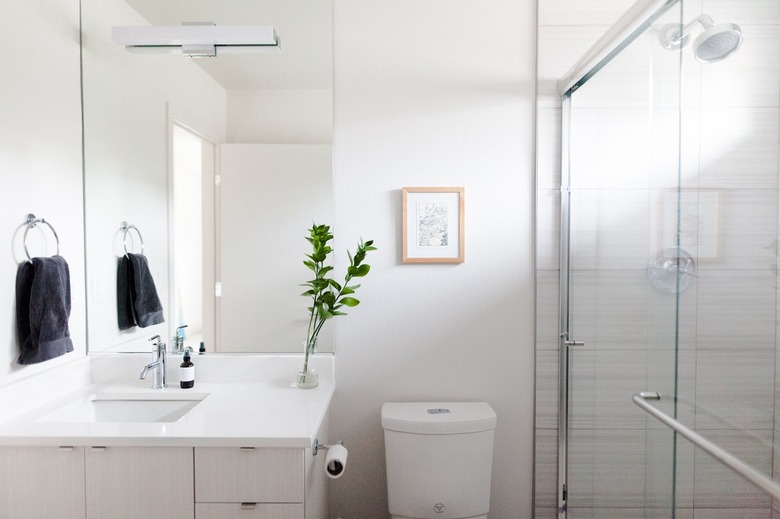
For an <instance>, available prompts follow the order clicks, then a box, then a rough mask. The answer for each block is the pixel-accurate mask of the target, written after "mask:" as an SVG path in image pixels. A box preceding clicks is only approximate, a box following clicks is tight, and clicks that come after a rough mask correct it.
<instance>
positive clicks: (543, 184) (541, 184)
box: [536, 108, 561, 189]
mask: <svg viewBox="0 0 780 519" xmlns="http://www.w3.org/2000/svg"><path fill="white" fill-rule="evenodd" d="M536 135H537V138H536V189H558V188H559V187H560V186H561V109H560V108H539V109H538V110H537V112H536Z"/></svg>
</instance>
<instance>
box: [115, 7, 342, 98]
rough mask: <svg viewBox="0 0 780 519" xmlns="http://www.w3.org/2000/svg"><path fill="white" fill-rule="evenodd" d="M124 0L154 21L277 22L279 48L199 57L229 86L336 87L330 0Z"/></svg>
mask: <svg viewBox="0 0 780 519" xmlns="http://www.w3.org/2000/svg"><path fill="white" fill-rule="evenodd" d="M126 1H127V3H128V4H130V5H131V6H132V7H133V8H134V9H135V10H136V11H138V12H139V13H140V14H141V15H142V16H143V17H144V18H146V19H147V20H148V21H149V23H150V24H151V25H180V24H181V23H182V22H214V23H216V24H217V25H273V26H274V27H275V28H276V33H277V35H278V36H279V38H280V39H281V42H282V51H281V52H279V53H267V54H223V55H218V56H217V57H215V58H200V59H196V60H195V61H196V63H197V64H198V65H200V66H201V67H202V68H203V69H204V70H205V71H206V72H207V73H209V74H210V75H211V76H213V77H214V78H215V79H216V80H217V81H218V82H219V83H220V84H221V85H222V86H224V87H225V88H226V89H228V90H234V89H295V88H300V89H328V90H329V89H331V88H333V9H332V5H333V4H332V0H228V1H226V0H126ZM176 57H177V58H180V59H190V58H185V57H180V56H176Z"/></svg>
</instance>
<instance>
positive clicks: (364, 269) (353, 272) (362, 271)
mask: <svg viewBox="0 0 780 519" xmlns="http://www.w3.org/2000/svg"><path fill="white" fill-rule="evenodd" d="M369 270H371V265H368V264H365V265H360V266H359V267H349V268H348V269H347V273H348V274H349V275H350V276H352V277H355V278H362V277H363V276H365V275H366V274H368V271H369Z"/></svg>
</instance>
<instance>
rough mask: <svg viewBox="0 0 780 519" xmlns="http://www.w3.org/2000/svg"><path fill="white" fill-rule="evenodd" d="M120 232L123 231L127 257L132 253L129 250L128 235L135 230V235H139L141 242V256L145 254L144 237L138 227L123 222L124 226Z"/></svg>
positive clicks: (123, 243) (120, 228)
mask: <svg viewBox="0 0 780 519" xmlns="http://www.w3.org/2000/svg"><path fill="white" fill-rule="evenodd" d="M119 230H121V231H122V245H123V246H124V248H125V255H127V254H129V253H130V251H128V250H127V234H128V233H129V232H130V231H131V230H135V233H136V234H137V235H138V239H139V240H141V254H143V253H144V237H143V236H141V231H139V230H138V227H136V226H135V225H130V224H128V223H127V222H122V225H121V226H120V227H119Z"/></svg>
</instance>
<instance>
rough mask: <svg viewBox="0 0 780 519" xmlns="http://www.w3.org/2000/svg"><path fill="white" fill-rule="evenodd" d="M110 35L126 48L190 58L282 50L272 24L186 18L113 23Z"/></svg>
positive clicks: (132, 50) (138, 51)
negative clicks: (153, 22) (172, 22)
mask: <svg viewBox="0 0 780 519" xmlns="http://www.w3.org/2000/svg"><path fill="white" fill-rule="evenodd" d="M111 38H112V39H113V40H114V42H116V43H118V44H119V45H124V46H125V48H126V49H127V50H128V52H137V53H164V54H179V53H180V54H183V55H185V56H189V57H191V58H201V57H214V56H216V55H217V53H248V52H279V51H280V50H281V41H280V39H279V36H277V35H276V29H275V28H274V27H273V26H272V25H215V24H214V23H211V22H185V23H183V24H182V25H173V26H140V27H112V28H111Z"/></svg>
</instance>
